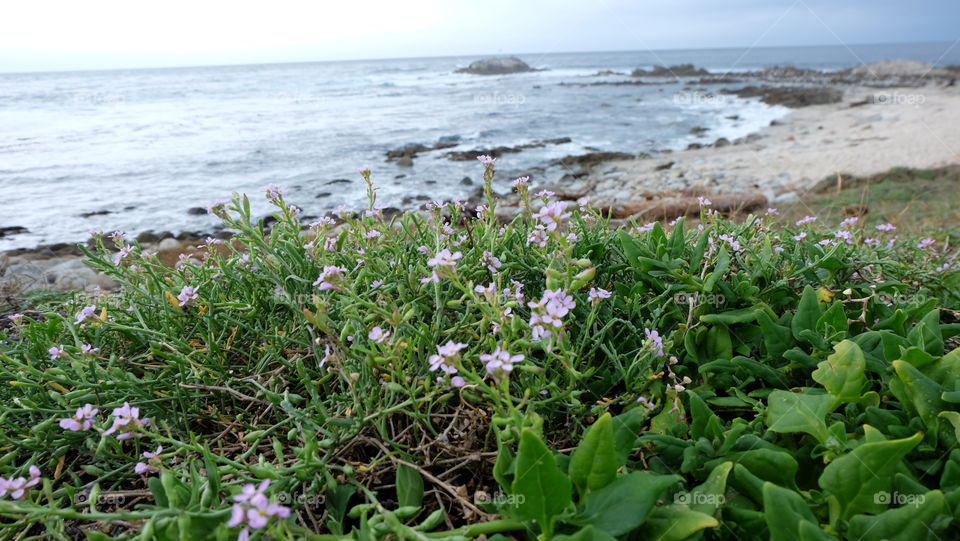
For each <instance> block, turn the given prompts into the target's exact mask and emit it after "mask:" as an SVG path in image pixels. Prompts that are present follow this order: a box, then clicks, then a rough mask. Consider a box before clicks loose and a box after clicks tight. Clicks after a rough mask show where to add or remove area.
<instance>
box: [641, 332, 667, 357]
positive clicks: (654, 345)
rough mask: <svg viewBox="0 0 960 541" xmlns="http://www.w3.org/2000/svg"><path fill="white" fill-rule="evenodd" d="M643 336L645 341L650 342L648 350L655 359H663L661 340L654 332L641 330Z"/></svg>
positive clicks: (658, 334)
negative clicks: (654, 354)
mask: <svg viewBox="0 0 960 541" xmlns="http://www.w3.org/2000/svg"><path fill="white" fill-rule="evenodd" d="M643 334H644V335H646V337H647V340H650V350H651V351H653V352H654V353H656V354H657V357H663V338H661V337H660V333H658V332H657V331H656V330H652V331H651V330H650V329H643Z"/></svg>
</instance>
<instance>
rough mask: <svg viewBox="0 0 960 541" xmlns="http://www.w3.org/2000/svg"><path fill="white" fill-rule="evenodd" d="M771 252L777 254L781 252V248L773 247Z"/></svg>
mask: <svg viewBox="0 0 960 541" xmlns="http://www.w3.org/2000/svg"><path fill="white" fill-rule="evenodd" d="M773 251H774V252H776V253H778V254H779V253H781V252H783V246H774V247H773Z"/></svg>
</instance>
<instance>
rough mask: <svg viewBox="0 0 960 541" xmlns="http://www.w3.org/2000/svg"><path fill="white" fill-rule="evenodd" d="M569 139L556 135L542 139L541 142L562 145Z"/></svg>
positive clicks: (569, 140)
mask: <svg viewBox="0 0 960 541" xmlns="http://www.w3.org/2000/svg"><path fill="white" fill-rule="evenodd" d="M571 141H572V139H570V138H569V137H558V138H556V139H544V140H543V143H544V144H546V145H563V144H566V143H569V142H571Z"/></svg>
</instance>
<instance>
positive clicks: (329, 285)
mask: <svg viewBox="0 0 960 541" xmlns="http://www.w3.org/2000/svg"><path fill="white" fill-rule="evenodd" d="M345 272H347V269H345V268H343V267H338V266H336V265H327V266H325V267H323V272H321V273H320V277H319V278H317V280H316V281H315V282H313V285H315V286H320V291H326V290H328V289H339V288H338V287H337V286H338V285H339V284H340V282H342V281H343V273H345Z"/></svg>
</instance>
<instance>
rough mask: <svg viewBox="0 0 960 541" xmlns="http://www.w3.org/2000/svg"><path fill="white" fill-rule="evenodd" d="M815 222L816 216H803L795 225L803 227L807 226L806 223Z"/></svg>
mask: <svg viewBox="0 0 960 541" xmlns="http://www.w3.org/2000/svg"><path fill="white" fill-rule="evenodd" d="M815 221H817V217H816V216H804V217H803V218H800V219H799V220H797V224H796V225H798V226H801V225H803V224H808V223H811V222H815Z"/></svg>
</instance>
